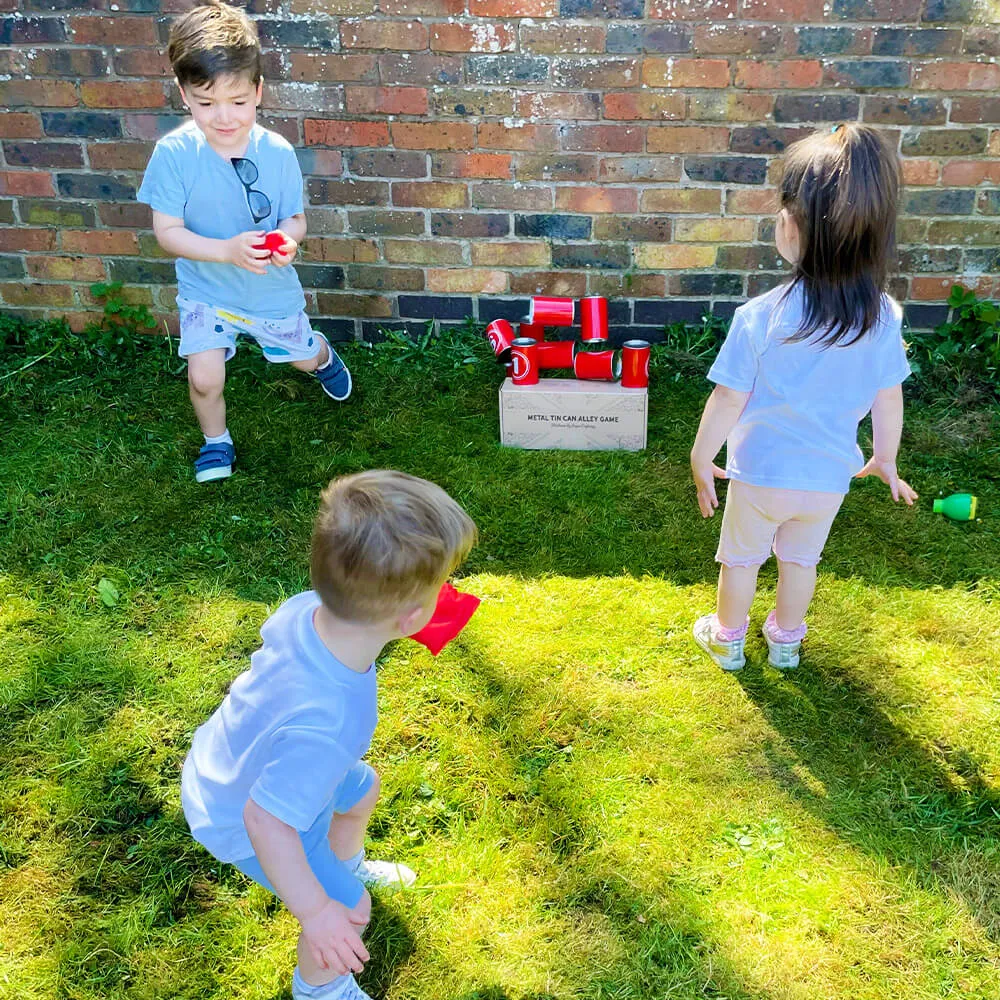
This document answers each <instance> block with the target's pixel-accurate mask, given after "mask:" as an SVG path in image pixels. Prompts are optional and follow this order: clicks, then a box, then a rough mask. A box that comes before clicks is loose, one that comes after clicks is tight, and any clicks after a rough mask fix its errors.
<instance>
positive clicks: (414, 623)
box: [396, 604, 427, 635]
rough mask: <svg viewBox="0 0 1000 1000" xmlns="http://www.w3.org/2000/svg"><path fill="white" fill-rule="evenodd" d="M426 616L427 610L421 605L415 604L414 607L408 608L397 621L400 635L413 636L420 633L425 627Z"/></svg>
mask: <svg viewBox="0 0 1000 1000" xmlns="http://www.w3.org/2000/svg"><path fill="white" fill-rule="evenodd" d="M426 616H427V609H426V608H425V607H423V606H422V605H420V604H415V605H413V607H410V608H407V609H406V610H405V611H404V612H403V613H402V614H401V615H400V616H399V618H397V619H396V625H397V627H398V628H399V634H400V635H413V633H414V632H419V631H420V629H421V628H422V627H423V625H424V619H425V618H426Z"/></svg>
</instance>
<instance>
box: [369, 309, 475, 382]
mask: <svg viewBox="0 0 1000 1000" xmlns="http://www.w3.org/2000/svg"><path fill="white" fill-rule="evenodd" d="M435 325H436V324H435V321H434V320H432V319H429V320H428V321H427V322H426V324H425V325H424V329H423V331H422V332H421V333H420V334H418V335H417V336H415V337H411V336H410V335H409V334H407V333H406V332H404V331H402V330H393V329H391V328H388V327H380V328H379V335H380V336H381V337H382V338H383V339H382V340H380V341H378V342H377V343H375V344H372V345H371V349H372V351H373V352H374V354H375V357H376V360H381V359H385V360H388V361H391V362H392V363H394V364H405V365H407V366H409V367H413V368H416V369H417V370H421V371H423V370H427V369H429V368H431V367H436V366H438V365H439V364H440V363H441V362H444V363H445V364H447V365H448V366H449V367H451V368H468V367H471V366H473V365H475V364H477V363H478V362H480V361H482V360H484V358H485V357H486V353H485V351H484V350H482V346H483V344H485V340H484V338H483V332H482V324H480V323H477V322H476V321H475V320H474V319H471V318H467V319H466V320H465V324H464V325H463V326H462V327H459V328H456V327H450V326H448V327H442V328H441V329H440V330H435Z"/></svg>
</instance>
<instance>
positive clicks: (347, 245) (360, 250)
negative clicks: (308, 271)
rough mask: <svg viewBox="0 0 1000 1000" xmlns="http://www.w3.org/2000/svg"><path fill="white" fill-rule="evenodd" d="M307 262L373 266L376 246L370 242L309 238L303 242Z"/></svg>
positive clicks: (375, 257)
mask: <svg viewBox="0 0 1000 1000" xmlns="http://www.w3.org/2000/svg"><path fill="white" fill-rule="evenodd" d="M305 256H306V257H307V259H309V260H316V261H323V262H324V263H331V264H373V263H374V262H375V261H377V260H378V259H379V255H378V246H377V245H376V244H375V243H373V242H372V241H371V240H358V239H321V238H319V237H316V236H310V237H308V238H307V239H306V241H305Z"/></svg>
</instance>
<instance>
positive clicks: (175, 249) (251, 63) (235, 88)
mask: <svg viewBox="0 0 1000 1000" xmlns="http://www.w3.org/2000/svg"><path fill="white" fill-rule="evenodd" d="M167 54H168V56H169V58H170V63H171V65H172V67H173V70H174V74H175V75H176V77H177V84H178V86H179V87H180V91H181V97H182V98H183V100H184V103H185V106H187V107H188V108H190V110H191V119H192V120H191V121H189V122H186V123H185V124H184V125H181V126H180V127H179V128H177V129H174V131H173V132H171V133H170V134H169V135H167V136H164V138H162V139H161V140H160V141H159V142H158V143H157V144H156V148H155V149H154V150H153V155H152V157H151V158H150V161H149V165H148V167H147V168H146V174H145V176H144V177H143V181H142V185H141V187H140V188H139V193H138V199H139V201H141V202H145V203H146V204H148V205H149V206H150V207H151V208H152V209H153V231H154V232H155V233H156V238H157V240H158V241H159V243H160V246H161V247H163V249H164V250H166V251H167V252H168V253H170V254H172V255H174V256H175V257H177V286H178V289H177V292H178V293H177V305H178V309H179V310H180V327H181V342H180V348H179V353H180V355H181V357H184V358H187V361H188V384H189V387H190V393H191V402H192V404H193V406H194V410H195V414H196V415H197V417H198V423H199V424H200V425H201V429H202V432H203V433H204V435H205V444H204V446H203V447H202V449H201V452H200V454H199V455H198V458H197V460H196V461H195V479H196V480H197V481H198V482H200V483H202V482H208V481H211V480H214V479H225V478H226V477H227V476H230V475H232V471H233V467H234V466H235V464H236V452H235V449H234V447H233V439H232V437H231V435H230V433H229V430H228V428H227V426H226V403H225V400H224V398H223V394H222V393H223V387H224V385H225V381H226V362H227V361H228V360H229V359H230V358H231V357H232V356H233V355H234V354H235V353H236V338H237V337H238V336H239V335H240V334H243V335H246V336H250V337H253V338H254V340H256V341H257V342H258V343H259V344H260V346H261V348H262V349H263V351H264V356H265V357H266V358H267V360H268V361H273V362H287V363H288V364H291V365H293V366H294V367H295V368H298V369H300V370H301V371H305V372H313V373H315V375H316V377H317V378H318V379H319V382H320V384H321V385H322V387H323V389H324V391H325V392H326V393H327V395H329V396H331V397H332V398H333V399H336V400H338V401H339V400H344V399H347V397H348V396H349V395H350V393H351V376H350V373H349V372H348V370H347V368H346V367H345V365H344V363H343V362H342V361H341V360H340V358H339V357H338V356H337V354H336V352H335V351H334V350H333V348H332V347H330V345H329V343H328V342H327V340H326V338H325V337H324V336H323V335H322V334H321V333H318V332H317V331H315V330H313V329H312V327H311V325H310V323H309V319H308V317H307V316H306V314H305V312H304V309H305V296H304V295H303V294H302V286H301V284H300V283H299V279H298V275H297V274H296V273H295V269H294V268H293V267H292V266H291V264H292V261H293V260H294V259H295V255H296V253H297V251H298V247H299V243H301V241H302V239H303V238H304V237H305V234H306V219H305V214H304V212H303V204H302V174H301V172H300V170H299V165H298V162H297V160H296V158H295V152H294V150H293V149H292V147H291V146H290V145H289V143H288V142H286V141H285V139H283V138H282V137H281V136H279V135H277V134H276V133H274V132H270V131H268V130H267V129H265V128H263V127H262V126H260V125H258V124H257V107H258V106H259V104H260V100H261V93H262V87H263V81H262V78H261V66H260V42H259V40H258V37H257V29H256V27H255V26H254V24H253V22H252V21H251V20H250V19H249V18H248V17H247V16H246V14H244V13H243V11H241V10H238V9H237V8H235V7H231V6H229V5H228V4H224V3H219V2H216V0H212V2H209V3H207V4H203V5H200V6H197V7H195V8H193V9H192V10H191V11H189V12H188V13H187V14H185V15H184V16H183V17H181V18H179V19H178V20H177V21H176V22H175V23H174V24H173V26H172V27H171V30H170V42H169V45H168V48H167ZM269 233H270V234H272V235H271V236H270V239H269V243H270V242H271V241H273V245H274V248H273V249H272V248H271V247H269V248H266V249H261V244H262V243H263V241H264V238H265V236H266V235H268V234H269Z"/></svg>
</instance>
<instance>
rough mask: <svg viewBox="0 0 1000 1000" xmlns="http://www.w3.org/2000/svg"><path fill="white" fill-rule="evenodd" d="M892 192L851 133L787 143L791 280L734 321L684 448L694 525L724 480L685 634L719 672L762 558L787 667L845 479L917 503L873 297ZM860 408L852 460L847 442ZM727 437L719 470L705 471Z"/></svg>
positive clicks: (889, 235) (898, 352)
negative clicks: (699, 608) (770, 561)
mask: <svg viewBox="0 0 1000 1000" xmlns="http://www.w3.org/2000/svg"><path fill="white" fill-rule="evenodd" d="M899 190H900V169H899V161H898V159H897V157H896V155H895V153H894V152H893V151H892V150H891V149H889V147H888V146H887V145H886V143H885V142H884V140H883V139H882V138H881V136H879V134H878V133H877V132H875V131H874V129H871V128H868V127H866V126H864V125H853V124H850V125H840V126H838V127H837V128H835V129H833V130H832V131H831V132H822V133H816V134H814V135H812V136H810V137H809V138H807V139H803V140H801V141H800V142H797V143H795V144H794V145H793V146H791V147H789V150H788V155H787V157H786V160H785V165H784V173H783V177H782V181H781V188H780V192H781V211H780V212H779V214H778V219H777V227H776V231H775V242H776V244H777V248H778V252H779V253H780V254H781V255H782V257H784V258H785V260H787V261H788V262H789V263H790V264H791V265H792V266H793V268H794V271H793V273H792V277H791V280H790V281H788V282H786V283H785V284H783V285H780V286H779V287H777V288H774V289H772V290H771V291H769V292H767V293H765V294H764V295H760V296H758V297H757V298H755V299H752V300H751V301H750V302H747V303H746V304H745V305H743V306H741V307H740V308H739V309H737V310H736V314H735V315H734V317H733V323H732V326H731V327H730V330H729V335H728V336H727V337H726V341H725V343H724V344H723V346H722V349H721V350H720V352H719V356H718V358H716V361H715V363H714V364H713V365H712V368H711V370H710V371H709V373H708V377H709V379H710V380H711V381H713V382H715V383H716V386H715V390H714V391H713V392H712V395H711V396H710V397H709V399H708V402H707V403H706V404H705V410H704V413H703V414H702V418H701V424H700V426H699V428H698V435H697V437H696V439H695V443H694V447H693V449H692V451H691V469H692V472H693V474H694V481H695V485H696V487H697V490H698V506H699V507H700V509H701V513H702V516H703V517H711V516H712V515H713V514H714V513H715V508H717V507H718V499H717V498H716V493H715V479H716V478H719V479H729V480H730V485H729V490H728V495H727V498H726V506H725V513H724V515H723V519H722V533H721V538H720V541H719V550H718V553H717V555H716V559H717V560H718V562H719V563H720V564H721V570H720V575H719V591H718V601H717V604H716V611H715V613H714V614H711V615H705V616H704V617H702V618H699V619H698V621H697V622H696V623H695V625H694V638H695V641H696V642H697V643H698V645H699V646H701V648H702V649H703V650H704V651H705V652H706V653H707V654H708V655H709V656H710V657H711V658H712V659H713V660H714V661H715V662H716V663H717V664H718V665H719V666H720V667H722V669H723V670H739V669H741V668H742V667H743V665H744V663H745V656H744V651H743V645H744V641H745V637H746V633H747V628H748V625H749V618H748V612H749V610H750V605H751V604H752V603H753V598H754V592H755V590H756V585H757V571H758V569H759V568H760V566H761V564H762V563H764V562H765V561H766V560H767V558H768V556H769V555H770V553H771V551H772V549H773V551H774V553H775V555H776V556H777V559H778V592H777V599H776V604H775V608H774V610H772V611H771V612H770V614H769V615H768V616H767V620H766V621H765V623H764V627H763V633H764V638H765V640H766V641H767V646H768V660H769V662H770V663H771V664H772V665H773V666H775V667H777V668H778V669H784V670H788V669H791V668H793V667H796V666H798V663H799V652H800V646H801V642H802V639H803V637H804V636H805V634H806V625H805V613H806V611H807V609H808V607H809V603H810V601H811V600H812V596H813V591H814V590H815V586H816V564H817V563H818V562H819V559H820V555H821V553H822V551H823V546H824V544H825V543H826V539H827V535H828V534H829V531H830V527H831V525H832V524H833V520H834V518H835V517H836V514H837V511H838V510H839V509H840V505H841V502H842V501H843V499H844V495H845V494H846V493H847V490H848V488H849V486H850V481H851V478H852V477H855V478H857V477H861V476H877V477H878V478H880V479H881V480H882V481H883V482H884V483H886V484H887V485H888V486H889V489H890V490H891V492H892V498H893V500H897V501H898V500H900V499H902V500H904V501H905V502H906V503H907V504H912V503H913V501H914V500H915V499H916V497H917V494H916V493H915V492H914V491H913V490H912V489H911V488H910V486H909V485H908V484H907V483H906V482H904V481H903V480H902V479H900V478H899V476H898V474H897V472H896V454H897V452H898V450H899V441H900V435H901V433H902V427H903V390H902V383H903V380H904V379H905V378H906V377H907V376H908V375H909V374H910V367H909V365H908V364H907V361H906V353H905V348H904V345H903V340H902V336H901V333H900V329H901V324H902V312H901V310H900V308H899V305H898V304H897V303H896V302H894V301H893V300H892V299H891V298H890V297H889V296H888V295H886V294H885V291H884V288H885V283H886V278H887V275H888V270H889V263H890V260H891V259H892V256H893V254H894V251H895V223H896V211H897V205H898V202H899ZM869 412H871V415H872V430H873V434H874V447H873V454H872V457H871V459H870V460H869V461H868V462H867V463H865V460H864V457H863V456H862V454H861V449H860V448H859V447H858V442H857V436H858V424H859V423H860V422H861V420H862V419H863V418H864V417H865V415H866V414H867V413H869ZM724 442H725V443H726V446H727V447H726V456H727V463H726V468H725V470H723V469H720V468H719V467H718V466H717V465H715V464H714V460H715V456H716V455H717V454H718V452H719V449H720V448H721V447H722V445H723V443H724Z"/></svg>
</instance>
